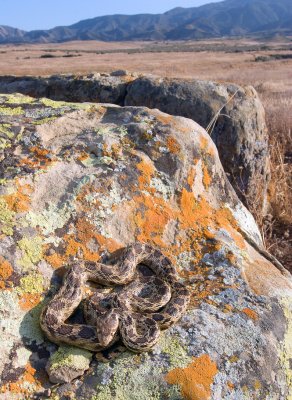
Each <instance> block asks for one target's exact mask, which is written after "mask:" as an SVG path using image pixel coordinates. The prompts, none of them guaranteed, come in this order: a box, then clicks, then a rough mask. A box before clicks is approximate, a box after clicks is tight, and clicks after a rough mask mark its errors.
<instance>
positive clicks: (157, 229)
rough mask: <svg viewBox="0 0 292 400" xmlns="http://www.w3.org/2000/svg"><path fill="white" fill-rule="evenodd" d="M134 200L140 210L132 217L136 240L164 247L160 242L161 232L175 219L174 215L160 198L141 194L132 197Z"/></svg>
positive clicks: (161, 241)
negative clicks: (135, 229)
mask: <svg viewBox="0 0 292 400" xmlns="http://www.w3.org/2000/svg"><path fill="white" fill-rule="evenodd" d="M134 200H135V202H136V204H137V206H138V210H139V208H140V209H141V211H137V213H136V214H135V215H134V222H135V224H136V226H137V228H138V236H137V239H138V240H139V241H141V242H148V243H153V244H156V245H159V246H162V247H165V246H166V245H165V243H164V242H163V240H162V235H163V231H164V229H165V226H166V224H167V223H168V222H169V221H170V220H171V219H173V218H174V217H175V213H174V212H173V210H172V209H171V207H170V206H169V205H167V204H166V202H165V200H164V199H161V198H160V197H156V196H147V195H145V194H141V195H140V196H136V197H134ZM139 205H140V207H139Z"/></svg>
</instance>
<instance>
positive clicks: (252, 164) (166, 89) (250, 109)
mask: <svg viewBox="0 0 292 400" xmlns="http://www.w3.org/2000/svg"><path fill="white" fill-rule="evenodd" d="M125 105H132V106H146V107H150V108H159V110H161V111H164V112H167V113H169V114H171V115H180V116H183V117H187V118H191V119H193V120H194V121H196V122H197V123H198V124H200V125H201V126H202V127H204V128H205V129H207V128H208V132H209V134H210V136H211V138H212V139H213V141H214V143H215V144H216V146H217V149H218V152H219V155H220V160H221V162H222V165H223V167H224V170H225V172H226V173H227V174H228V177H229V180H230V182H231V184H232V185H233V187H234V188H235V190H236V192H237V194H238V196H239V197H240V198H241V200H243V201H244V202H245V204H246V205H248V206H250V207H251V206H253V207H254V206H255V208H256V209H257V210H258V212H259V213H262V212H263V213H264V212H265V211H266V206H267V197H266V196H267V189H268V183H269V179H270V169H269V147H268V134H267V127H266V123H265V112H264V108H263V106H262V104H261V102H260V100H259V97H258V95H257V93H256V91H255V89H254V88H253V87H251V86H248V87H240V86H238V85H235V84H223V83H215V82H208V81H199V80H189V81H182V80H175V79H166V78H164V79H163V78H151V77H140V78H138V79H136V80H134V81H133V82H132V83H131V84H130V85H129V86H128V89H127V97H126V101H125ZM255 203H256V204H255Z"/></svg>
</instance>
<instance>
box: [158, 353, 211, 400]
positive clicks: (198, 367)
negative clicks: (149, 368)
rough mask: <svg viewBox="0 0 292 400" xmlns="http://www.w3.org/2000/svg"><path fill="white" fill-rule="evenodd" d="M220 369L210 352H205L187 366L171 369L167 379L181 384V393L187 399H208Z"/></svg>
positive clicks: (172, 382) (175, 383)
mask: <svg viewBox="0 0 292 400" xmlns="http://www.w3.org/2000/svg"><path fill="white" fill-rule="evenodd" d="M217 372H218V369H217V366H216V363H215V362H214V361H212V360H211V358H210V356H209V355H208V354H203V355H202V356H200V357H198V358H194V361H193V362H192V363H191V364H190V365H188V366H187V367H186V368H176V369H174V370H172V371H170V372H169V373H168V374H167V375H166V377H165V379H166V382H167V383H169V384H171V385H180V387H181V394H182V396H183V397H184V398H185V399H187V400H208V399H209V398H210V397H211V385H212V383H213V381H214V377H215V375H216V374H217Z"/></svg>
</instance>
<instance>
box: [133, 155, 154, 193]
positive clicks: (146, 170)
mask: <svg viewBox="0 0 292 400" xmlns="http://www.w3.org/2000/svg"><path fill="white" fill-rule="evenodd" d="M137 168H138V170H139V171H140V172H141V175H140V176H139V177H138V182H139V189H142V190H143V189H145V186H147V188H148V189H150V188H149V185H150V181H151V177H152V176H153V174H154V167H153V166H152V165H151V164H150V163H149V162H146V161H145V160H142V161H141V162H140V163H139V164H137Z"/></svg>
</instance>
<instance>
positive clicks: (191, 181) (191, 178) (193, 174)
mask: <svg viewBox="0 0 292 400" xmlns="http://www.w3.org/2000/svg"><path fill="white" fill-rule="evenodd" d="M195 161H196V160H195ZM195 178H196V169H195V168H194V167H191V169H190V171H189V174H188V177H187V182H188V184H189V186H190V187H191V188H192V187H193V184H194V182H195Z"/></svg>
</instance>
